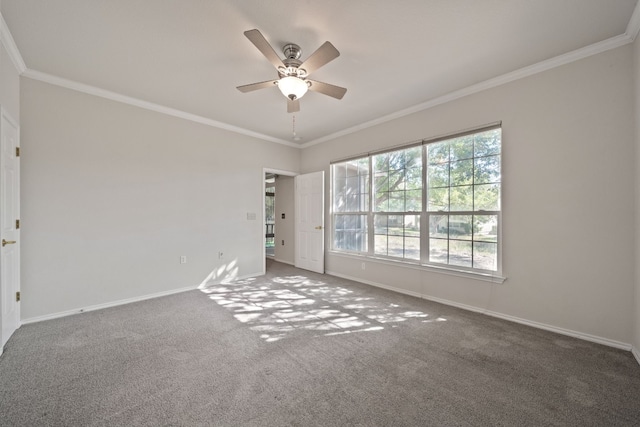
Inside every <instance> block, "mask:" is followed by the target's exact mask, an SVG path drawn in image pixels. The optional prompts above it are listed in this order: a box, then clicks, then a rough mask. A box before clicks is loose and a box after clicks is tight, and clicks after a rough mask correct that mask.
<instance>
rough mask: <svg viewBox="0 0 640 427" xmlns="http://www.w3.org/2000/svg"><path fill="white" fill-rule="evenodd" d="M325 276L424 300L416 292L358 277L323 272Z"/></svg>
mask: <svg viewBox="0 0 640 427" xmlns="http://www.w3.org/2000/svg"><path fill="white" fill-rule="evenodd" d="M325 274H328V275H329V276H335V277H340V278H341V279H347V280H353V281H354V282H358V283H364V284H365V285H371V286H375V287H376V288H382V289H386V290H388V291H393V292H397V293H399V294H405V295H410V296H412V297H417V298H424V296H423V295H422V294H420V293H418V292H413V291H408V290H406V289H401V288H395V287H393V286H389V285H385V284H383V283H378V282H373V281H371V280H366V279H361V278H359V277H353V276H348V275H346V274H341V273H336V272H335V271H329V270H327V271H325Z"/></svg>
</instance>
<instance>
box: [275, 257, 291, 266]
mask: <svg viewBox="0 0 640 427" xmlns="http://www.w3.org/2000/svg"><path fill="white" fill-rule="evenodd" d="M273 260H274V261H277V262H281V263H283V264H289V265H294V263H292V262H291V261H285V260H283V259H278V258H274V259H273Z"/></svg>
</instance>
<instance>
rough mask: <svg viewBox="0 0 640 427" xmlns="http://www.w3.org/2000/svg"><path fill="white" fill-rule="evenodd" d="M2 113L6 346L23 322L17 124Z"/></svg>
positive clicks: (0, 283)
mask: <svg viewBox="0 0 640 427" xmlns="http://www.w3.org/2000/svg"><path fill="white" fill-rule="evenodd" d="M0 114H1V116H2V120H1V122H0V139H1V142H0V208H1V209H0V239H1V240H2V246H1V247H0V298H2V303H1V304H0V309H1V310H2V347H4V345H5V344H6V342H7V341H8V340H9V337H10V336H11V335H12V334H13V332H14V331H15V330H16V329H18V327H19V326H20V303H19V298H18V297H17V296H18V292H19V291H20V226H19V218H20V159H19V153H18V147H19V144H18V142H19V131H18V126H17V124H16V123H15V122H14V121H13V120H12V119H11V118H10V117H9V116H7V114H6V112H5V111H4V110H1V113H0ZM2 347H0V353H2Z"/></svg>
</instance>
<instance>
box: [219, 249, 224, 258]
mask: <svg viewBox="0 0 640 427" xmlns="http://www.w3.org/2000/svg"><path fill="white" fill-rule="evenodd" d="M222 257H224V253H223V252H222V251H220V252H218V259H222Z"/></svg>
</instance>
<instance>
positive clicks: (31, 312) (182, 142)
mask: <svg viewBox="0 0 640 427" xmlns="http://www.w3.org/2000/svg"><path fill="white" fill-rule="evenodd" d="M21 84H22V90H21V101H22V118H23V121H22V147H23V157H22V160H23V163H22V164H23V167H22V194H23V203H22V215H23V218H22V219H23V223H24V229H23V232H22V261H23V268H22V291H23V294H24V299H23V305H22V318H23V319H25V320H29V319H33V318H40V317H42V316H48V315H51V314H56V313H64V312H67V311H73V310H78V309H82V308H84V307H93V306H96V305H101V304H108V303H112V302H115V301H121V300H126V299H131V298H137V297H140V296H144V295H151V294H156V293H161V292H167V291H171V290H175V289H181V288H185V287H195V286H197V285H199V284H201V283H202V282H203V281H205V280H207V278H209V279H211V280H220V279H222V278H225V277H228V276H233V275H236V276H246V275H252V274H256V273H260V272H261V271H262V268H263V263H264V259H263V258H262V255H263V243H264V240H263V239H264V231H263V227H264V226H263V223H262V221H261V216H262V214H261V213H262V209H263V207H262V203H263V191H264V187H263V180H264V176H263V168H265V167H270V168H278V169H282V170H291V171H296V170H297V169H298V164H299V155H300V154H299V150H298V149H295V148H289V147H285V146H283V145H279V144H273V143H269V142H265V141H262V140H256V139H253V138H251V137H247V136H241V135H238V134H234V133H231V132H227V131H223V130H220V129H215V128H212V127H207V126H204V125H200V124H196V123H192V122H189V121H186V120H182V119H178V118H173V117H169V116H166V115H162V114H158V113H155V112H151V111H147V110H143V109H140V108H136V107H132V106H129V105H125V104H120V103H117V102H113V101H109V100H105V99H102V98H98V97H95V96H91V95H86V94H82V93H79V92H74V91H71V90H67V89H63V88H60V87H56V86H52V85H49V84H46V83H42V82H38V81H34V80H30V79H27V78H23V79H22V81H21ZM247 214H255V219H253V220H250V219H248V216H247ZM218 252H223V254H224V255H223V258H222V259H219V258H218ZM183 255H184V256H187V263H186V264H180V262H179V261H180V256H183Z"/></svg>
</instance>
